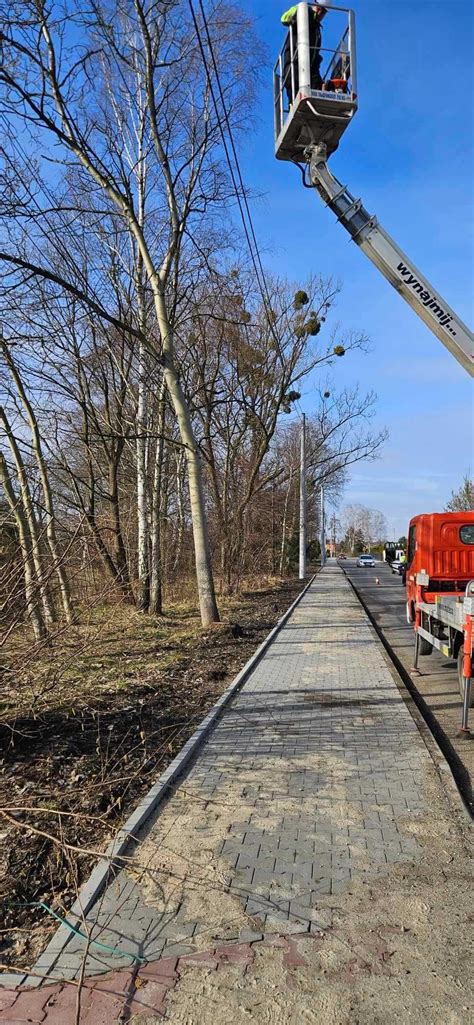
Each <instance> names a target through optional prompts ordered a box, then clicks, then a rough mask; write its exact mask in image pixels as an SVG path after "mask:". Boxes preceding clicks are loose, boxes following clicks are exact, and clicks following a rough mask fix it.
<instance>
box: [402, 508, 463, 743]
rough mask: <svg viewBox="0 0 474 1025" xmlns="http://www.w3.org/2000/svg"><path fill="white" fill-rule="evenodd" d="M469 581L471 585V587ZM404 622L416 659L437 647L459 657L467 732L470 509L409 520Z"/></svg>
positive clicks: (422, 515)
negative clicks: (410, 628) (410, 631)
mask: <svg viewBox="0 0 474 1025" xmlns="http://www.w3.org/2000/svg"><path fill="white" fill-rule="evenodd" d="M470 581H471V583H470ZM405 583H406V596H407V619H408V622H409V623H413V624H414V630H415V635H416V648H415V666H416V665H417V664H418V655H431V652H432V651H433V648H437V649H438V650H439V651H440V652H441V653H442V654H443V655H445V656H446V657H448V658H454V659H457V663H458V679H459V690H460V693H461V697H462V698H463V704H464V711H463V728H466V729H467V716H468V708H469V706H470V705H471V704H472V702H473V700H474V693H473V694H471V675H472V649H473V618H474V510H472V511H471V512H446V513H421V514H420V515H419V516H414V517H413V519H412V520H411V521H410V527H409V530H408V550H407V566H406V578H405Z"/></svg>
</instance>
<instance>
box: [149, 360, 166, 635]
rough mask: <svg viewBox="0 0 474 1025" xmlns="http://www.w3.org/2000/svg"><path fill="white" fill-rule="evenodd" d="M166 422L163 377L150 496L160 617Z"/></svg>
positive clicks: (153, 588)
mask: <svg viewBox="0 0 474 1025" xmlns="http://www.w3.org/2000/svg"><path fill="white" fill-rule="evenodd" d="M165 420H166V385H165V379H164V377H163V379H162V382H161V385H160V390H159V394H158V427H157V435H158V437H157V439H156V450H155V466H154V471H153V491H152V496H151V580H150V612H153V613H154V615H155V616H161V615H162V612H163V584H162V580H163V569H162V557H161V517H162V511H163V510H162V480H163V455H164V431H165Z"/></svg>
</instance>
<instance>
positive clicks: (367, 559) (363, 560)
mask: <svg viewBox="0 0 474 1025" xmlns="http://www.w3.org/2000/svg"><path fill="white" fill-rule="evenodd" d="M356 566H358V567H359V569H363V568H364V566H368V567H370V566H375V559H374V557H373V555H359V558H358V559H357V562H356Z"/></svg>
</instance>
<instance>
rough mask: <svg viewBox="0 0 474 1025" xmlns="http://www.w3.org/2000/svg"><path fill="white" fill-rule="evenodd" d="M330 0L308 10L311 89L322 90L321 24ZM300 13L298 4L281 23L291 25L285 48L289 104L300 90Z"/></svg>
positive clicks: (321, 1) (312, 5)
mask: <svg viewBox="0 0 474 1025" xmlns="http://www.w3.org/2000/svg"><path fill="white" fill-rule="evenodd" d="M327 6H328V0H319V3H317V4H311V6H310V7H309V10H308V17H309V50H310V73H311V88H312V89H321V87H322V84H323V80H322V78H321V72H320V70H319V69H320V67H321V61H322V57H321V52H320V47H321V42H322V34H321V22H322V20H323V18H325V16H326V14H327V10H326V8H327ZM297 11H298V4H295V6H294V7H289V8H288V10H287V11H285V13H284V14H282V16H281V22H282V24H283V25H289V27H290V32H289V33H288V38H287V41H286V46H285V55H284V61H283V81H284V84H285V89H286V95H287V96H288V103H289V104H290V106H291V104H292V103H293V101H294V99H295V97H296V94H297V92H298V89H299V83H298V40H297V31H296V14H297ZM290 33H291V35H292V38H293V65H294V83H295V93H294V95H293V84H292V75H291V48H290Z"/></svg>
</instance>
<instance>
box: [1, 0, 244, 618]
mask: <svg viewBox="0 0 474 1025" xmlns="http://www.w3.org/2000/svg"><path fill="white" fill-rule="evenodd" d="M232 19H233V11H232V9H231V8H228V9H226V8H225V7H224V5H222V7H221V8H220V11H219V17H218V18H216V25H218V28H219V37H218V39H217V44H218V45H222V47H223V48H225V52H226V65H225V66H226V75H227V81H226V83H225V88H226V99H227V108H228V110H230V112H231V116H233V117H234V119H235V116H236V114H235V113H234V112H238V109H239V104H240V108H242V104H243V102H244V99H245V101H246V102H248V95H247V96H244V90H243V89H242V86H241V85H240V84H239V83H241V82H245V83H246V85H245V89H246V90H248V83H249V82H251V80H252V58H251V49H252V44H251V40H250V35H249V33H248V30H249V26H248V25H247V24H245V19H243V18H242V16H241V14H239V18H238V25H239V32H236V30H235V21H233V20H232ZM4 24H5V30H4V33H3V48H4V57H5V60H4V65H3V71H2V80H3V82H4V84H5V86H6V89H5V100H4V111H5V112H6V113H7V114H8V115H9V116H10V117H11V118H12V119H14V120H15V121H18V119H20V120H21V121H22V122H23V123H24V124H25V126H26V125H28V126H29V127H30V129H31V130H37V131H40V132H42V133H43V134H44V133H46V134H47V135H49V136H50V138H51V139H52V140H53V141H54V142H55V144H56V147H57V149H56V153H57V157H56V159H57V160H58V161H61V160H62V161H63V163H64V165H65V166H69V167H70V164H71V158H72V160H73V163H74V169H75V172H76V174H77V176H78V181H79V182H80V183H81V184H82V188H83V192H84V196H85V200H86V197H87V196H88V194H89V193H90V192H91V191H92V193H94V190H95V193H96V196H97V198H98V196H99V195H100V196H101V197H102V202H103V203H105V205H106V208H107V213H106V217H110V216H112V211H114V214H115V216H118V217H119V219H120V222H121V224H122V230H124V231H127V232H128V233H129V234H130V237H131V238H132V239H133V242H134V244H135V245H136V248H137V251H138V253H139V255H140V259H141V261H142V263H143V268H144V273H145V275H146V278H147V282H148V285H149V288H150V291H151V295H152V299H153V308H154V313H155V317H156V323H157V328H158V332H159V337H160V343H161V353H162V361H163V373H164V377H165V381H166V386H167V389H168V392H169V395H170V398H171V402H172V404H173V408H174V411H175V414H176V417H177V420H178V424H179V429H180V435H181V440H182V443H183V445H184V450H185V452H186V459H187V468H188V481H189V492H190V504H191V511H192V523H193V535H194V548H195V561H196V573H197V581H198V591H199V600H200V607H201V616H202V620H203V623H211V622H213V621H214V620H216V619H218V612H217V606H216V601H215V595H214V584H213V578H212V569H211V559H210V552H209V541H208V534H207V523H206V513H205V496H204V485H203V478H202V468H201V459H200V453H199V449H198V446H197V444H196V440H195V437H194V432H193V425H192V419H191V415H190V410H189V406H188V403H187V401H186V397H185V395H184V392H183V388H182V384H181V376H180V372H179V368H178V366H177V363H176V355H175V341H174V332H173V325H172V320H171V317H170V310H169V306H168V298H167V288H168V284H169V282H170V280H171V277H172V274H173V271H174V270H175V268H176V266H177V264H178V263H179V261H180V258H181V255H182V250H183V244H184V240H185V239H186V237H187V235H189V233H190V231H191V230H192V222H193V217H194V215H195V214H199V213H202V212H203V211H205V210H206V208H207V207H208V206H209V205H212V204H215V203H216V202H221V201H222V199H223V198H225V197H226V196H227V194H228V189H227V185H226V181H225V177H224V176H223V175H222V170H221V169H220V170H219V169H218V167H217V165H216V164H215V162H214V151H215V149H216V146H217V145H218V141H219V134H218V125H217V123H216V118H215V116H213V114H212V112H211V109H210V105H209V89H208V83H207V80H206V76H205V75H204V73H203V70H202V65H201V58H200V54H199V48H198V46H197V44H195V43H191V42H190V39H191V38H192V34H191V31H190V26H189V23H188V20H187V18H186V16H185V13H184V11H183V8H182V7H181V5H177V4H173V3H171V4H169V5H166V6H163V8H161V9H160V14H159V17H156V13H155V6H154V4H149V3H142V2H140V0H135V2H134V3H132V2H127V0H123V2H117V3H110V4H106V3H104V4H98V3H97V4H94V6H93V8H92V9H91V11H90V12H89V14H88V16H87V18H85V16H84V15H83V11H82V7H81V5H80V4H78V5H76V4H71V5H69V8H68V11H67V17H66V16H65V14H64V12H63V10H62V8H61V7H60V5H59V4H52V5H50V6H49V7H48V8H47V7H46V5H44V4H43V3H42V2H36V3H28V4H26V5H25V4H13V5H12V6H11V7H9V9H8V11H5V21H4ZM118 26H120V31H118ZM244 32H246V45H245V47H244V46H243V45H242V41H241V40H242V39H243V36H244ZM242 60H245V61H246V73H245V74H243V69H242ZM237 65H239V76H238V77H237V76H236V75H235V74H234V68H235V67H236V66H237ZM137 81H138V83H139V89H140V95H141V97H142V102H143V104H144V107H145V109H146V125H147V134H146V138H145V139H143V140H141V146H142V147H143V148H145V149H146V150H147V152H148V160H149V163H152V165H153V166H152V174H153V178H154V196H155V204H156V206H157V207H158V209H159V220H158V224H157V219H156V216H149V217H147V219H146V222H145V223H144V224H142V223H141V218H140V214H139V210H138V209H137V197H136V188H135V183H134V180H133V179H134V174H133V172H130V158H129V152H130V151H131V148H132V146H133V145H134V142H135V138H134V137H135V128H136V125H135V123H134V122H133V120H132V121H130V117H129V115H130V111H132V112H133V111H134V109H135V100H136V96H137ZM183 90H184V91H185V92H186V97H187V99H186V103H185V104H183V103H182V101H181V99H180V97H181V95H182V93H183ZM237 116H238V113H237ZM117 122H118V123H119V125H120V130H118V126H117ZM69 173H72V172H71V171H70V172H69ZM157 229H158V230H157Z"/></svg>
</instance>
